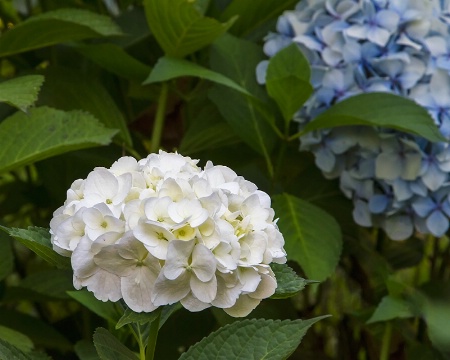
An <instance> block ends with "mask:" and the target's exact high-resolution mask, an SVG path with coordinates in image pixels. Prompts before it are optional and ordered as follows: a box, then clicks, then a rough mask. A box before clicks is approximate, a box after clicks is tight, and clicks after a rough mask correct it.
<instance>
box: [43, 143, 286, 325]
mask: <svg viewBox="0 0 450 360" xmlns="http://www.w3.org/2000/svg"><path fill="white" fill-rule="evenodd" d="M197 162H198V161H196V160H192V159H190V158H189V157H183V156H181V155H179V154H176V153H166V152H163V151H160V152H159V154H151V155H149V156H148V157H147V158H146V159H143V160H140V161H139V162H138V161H136V160H135V159H134V158H132V157H122V158H120V159H119V160H118V161H116V162H115V163H114V164H113V165H112V166H111V168H110V169H106V168H95V169H94V170H93V171H92V172H91V173H90V174H89V175H88V177H87V178H86V179H85V180H81V179H79V180H76V181H75V182H74V183H73V184H72V186H71V188H70V189H69V190H68V191H67V200H66V201H65V203H64V205H63V206H61V207H60V208H59V209H57V210H56V211H55V213H54V217H53V219H52V221H51V223H50V227H51V230H50V232H51V234H52V244H53V248H54V249H55V251H57V252H58V253H60V254H62V255H65V256H70V257H71V262H72V267H73V271H74V286H75V287H76V288H77V289H81V288H82V287H87V289H88V290H89V291H91V292H93V293H94V295H95V297H96V298H98V299H100V300H103V301H107V300H110V301H118V300H119V299H122V298H123V300H124V301H125V303H126V304H127V305H128V306H129V307H130V308H131V309H132V310H133V311H136V312H142V311H145V312H150V311H153V310H155V309H156V308H157V307H158V306H160V305H167V304H172V303H175V302H177V301H180V302H181V304H182V305H183V306H184V307H185V308H186V309H188V310H190V311H200V310H203V309H205V308H208V307H210V306H214V307H218V308H223V309H224V310H225V311H226V312H227V313H228V314H229V315H231V316H236V317H238V316H246V315H247V314H249V313H250V312H251V311H252V310H253V309H254V308H255V307H256V306H257V305H258V304H259V303H260V302H261V300H262V299H264V298H267V297H269V296H271V295H272V294H273V293H274V292H275V289H276V286H277V282H276V279H275V276H274V274H273V272H272V270H271V268H270V266H269V264H270V263H271V262H276V263H284V262H286V253H285V251H284V249H283V245H284V239H283V236H282V234H281V233H280V231H279V230H278V227H277V225H276V221H274V219H273V218H274V211H273V209H272V208H271V201H270V197H269V196H268V195H267V194H266V193H264V192H263V191H260V190H258V189H257V187H256V185H255V184H253V183H252V182H249V181H247V180H245V179H244V178H242V177H240V176H237V175H236V173H235V172H234V171H233V170H231V169H230V168H228V167H226V166H214V165H213V164H212V163H211V162H208V164H207V165H206V167H205V169H204V170H202V169H201V168H199V167H198V166H197V165H196V164H197Z"/></svg>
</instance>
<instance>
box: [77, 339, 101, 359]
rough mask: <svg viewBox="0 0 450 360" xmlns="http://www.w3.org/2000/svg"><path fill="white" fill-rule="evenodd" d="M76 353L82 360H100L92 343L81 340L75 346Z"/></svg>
mask: <svg viewBox="0 0 450 360" xmlns="http://www.w3.org/2000/svg"><path fill="white" fill-rule="evenodd" d="M75 353H76V354H77V356H78V358H79V359H80V360H100V358H99V356H98V354H97V350H96V349H95V346H94V344H93V343H92V341H89V340H80V341H78V342H77V343H76V344H75Z"/></svg>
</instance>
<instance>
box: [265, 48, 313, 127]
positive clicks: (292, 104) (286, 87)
mask: <svg viewBox="0 0 450 360" xmlns="http://www.w3.org/2000/svg"><path fill="white" fill-rule="evenodd" d="M310 76H311V71H310V69H309V63H308V60H307V59H306V58H305V56H304V55H303V54H302V52H301V51H300V49H299V48H298V46H297V45H296V44H292V45H290V46H288V47H287V48H284V49H283V50H281V51H279V52H278V53H277V54H276V55H275V56H274V57H272V58H271V59H270V62H269V66H268V67H267V73H266V87H267V92H268V93H269V95H270V96H271V97H272V98H273V99H274V100H275V101H276V102H277V104H278V106H279V108H280V110H281V113H282V114H283V117H284V119H285V121H286V122H289V121H290V120H291V119H292V117H293V116H294V114H295V113H296V112H297V111H298V110H299V109H300V108H301V106H302V105H303V103H304V102H305V101H306V100H308V98H309V96H310V95H311V94H312V92H313V87H312V86H311V84H310V82H309V78H310Z"/></svg>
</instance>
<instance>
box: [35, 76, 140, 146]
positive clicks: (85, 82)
mask: <svg viewBox="0 0 450 360" xmlns="http://www.w3.org/2000/svg"><path fill="white" fill-rule="evenodd" d="M45 78H46V81H45V84H44V86H43V87H42V90H41V93H40V95H39V101H38V104H39V105H45V106H50V107H53V108H56V109H59V110H66V111H69V110H84V111H87V112H89V113H90V114H92V115H93V116H95V117H96V118H97V119H98V120H100V122H101V123H103V124H104V125H105V126H106V127H108V128H111V129H119V130H120V132H119V134H118V135H117V136H118V137H120V139H121V140H122V141H124V142H125V143H126V144H127V145H129V146H131V145H132V143H131V137H130V133H129V131H128V127H127V122H126V120H125V118H124V116H123V115H122V112H121V111H120V109H119V108H118V107H117V105H116V102H115V101H114V100H113V99H112V97H111V95H110V94H109V92H108V91H107V90H106V89H105V87H104V86H103V85H102V84H101V83H100V82H99V81H97V80H96V79H95V78H92V77H88V76H86V75H84V74H83V73H80V72H78V71H74V70H73V69H70V68H64V67H51V68H49V69H48V70H47V71H46V72H45Z"/></svg>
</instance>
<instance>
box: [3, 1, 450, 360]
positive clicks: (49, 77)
mask: <svg viewBox="0 0 450 360" xmlns="http://www.w3.org/2000/svg"><path fill="white" fill-rule="evenodd" d="M112 3H113V2H105V3H104V2H102V1H94V0H91V1H89V0H84V1H82V0H40V1H31V0H27V1H10V0H4V1H2V2H0V19H1V24H0V25H1V36H0V76H1V80H2V82H1V83H0V101H2V103H1V104H0V119H1V122H0V144H1V147H0V173H1V175H0V176H1V177H0V221H1V225H3V226H5V227H6V228H5V229H7V230H8V229H11V228H27V227H28V226H38V227H42V228H48V224H49V221H50V219H51V217H52V212H53V211H54V210H55V209H56V208H58V207H59V206H60V205H61V204H62V202H63V201H64V199H65V196H66V189H68V188H69V187H70V184H71V183H72V182H73V181H74V180H75V179H78V178H85V177H86V176H87V174H88V173H89V171H91V170H92V169H93V168H94V167H96V166H105V167H109V166H110V165H111V164H112V163H113V162H114V161H115V160H116V159H117V158H119V157H120V156H123V155H132V156H135V157H138V158H141V157H144V156H146V155H147V154H148V153H149V152H154V151H157V150H158V148H160V147H161V148H163V149H165V150H167V151H175V150H177V151H179V152H180V153H181V154H183V155H188V156H191V157H193V158H197V159H200V164H201V165H204V164H205V163H206V161H207V160H211V161H213V162H214V163H215V164H223V165H227V166H229V167H231V168H232V169H233V170H235V171H236V172H237V173H238V174H239V175H243V176H244V177H245V178H246V179H248V180H251V181H253V182H254V183H256V184H257V185H258V187H259V188H261V189H262V190H264V191H266V192H268V193H269V194H271V195H272V196H273V206H274V208H275V210H276V214H277V217H279V218H280V220H279V226H280V229H281V230H282V232H283V234H284V236H285V240H286V250H287V252H288V259H289V260H290V261H289V265H290V266H292V267H293V268H294V269H295V270H296V271H297V273H298V274H299V275H301V276H303V277H305V278H307V279H311V280H316V281H320V282H321V283H320V284H314V285H309V286H308V287H307V288H306V289H305V290H304V291H303V292H301V293H299V294H298V295H297V296H296V297H294V298H292V299H283V300H266V301H264V302H263V303H262V304H261V305H260V306H259V307H258V308H257V309H256V310H255V311H254V312H253V313H252V314H251V315H250V316H249V317H250V318H265V319H299V318H301V319H309V318H313V317H316V316H320V315H325V314H331V315H332V317H331V318H328V319H325V320H322V321H320V322H319V323H317V324H315V325H314V326H313V327H312V328H311V329H310V330H309V332H308V335H307V336H306V337H305V339H304V341H303V342H302V345H301V346H300V347H299V348H298V349H297V350H296V351H295V353H294V354H292V355H291V358H292V359H300V358H301V359H308V358H311V359H377V358H384V359H388V358H393V359H406V358H407V359H428V358H430V359H445V358H448V356H449V350H450V335H449V334H450V327H449V326H450V325H449V324H450V305H449V304H450V302H449V299H450V291H449V290H450V287H449V280H450V279H449V277H450V270H449V266H448V264H449V261H450V244H449V241H448V239H447V238H446V237H444V238H442V239H433V238H428V239H424V238H423V237H420V236H417V237H412V238H410V239H408V240H406V241H403V242H393V241H390V240H389V239H387V238H386V236H385V235H384V233H382V232H381V231H377V229H373V230H369V231H367V230H363V229H360V228H358V227H357V226H356V225H355V224H354V223H353V220H352V217H351V203H350V201H349V200H347V199H345V198H344V197H343V196H342V195H341V193H340V191H339V188H338V184H337V183H335V182H334V181H330V180H326V179H324V178H323V177H322V175H321V173H320V172H319V170H317V169H316V167H315V166H314V161H313V158H312V156H311V155H310V154H308V153H303V152H302V153H301V152H299V151H298V140H297V137H298V134H297V126H296V125H295V124H292V123H291V121H290V119H291V117H292V115H293V113H294V112H295V111H296V110H297V109H298V108H299V107H300V106H301V104H302V103H303V102H304V101H305V100H306V99H307V98H308V96H309V94H310V93H311V88H310V85H309V69H308V64H307V63H306V61H305V60H304V58H303V57H302V55H301V54H300V52H299V51H298V50H296V49H295V48H292V47H290V48H288V49H286V51H285V52H284V53H283V55H282V56H278V57H274V58H273V59H272V60H271V66H272V82H271V84H269V82H268V84H267V88H266V87H263V86H260V85H258V84H257V82H256V78H255V68H256V65H257V64H258V63H259V62H260V61H261V60H263V59H265V57H264V55H263V52H262V43H263V38H264V36H265V35H266V34H267V33H268V31H270V30H271V29H273V28H274V26H275V23H276V19H277V17H278V16H279V15H280V14H281V13H282V12H283V11H284V10H286V9H291V8H293V7H294V6H295V3H296V1H292V0H284V1H280V0H266V1H262V0H261V1H259V0H258V1H255V0H252V1H250V0H233V1H232V0H210V1H208V0H197V1H187V0H170V1H162V0H145V1H139V0H135V1H133V0H128V1H127V0H123V1H118V2H117V3H114V4H116V5H117V6H112V5H111V4H112ZM114 4H113V5H114ZM107 5H108V6H107ZM293 59H294V60H293ZM361 101H362V102H361ZM359 104H360V106H361V108H366V109H367V108H371V109H382V108H383V107H384V106H386V104H390V105H391V109H393V108H395V109H396V111H395V110H391V111H390V112H387V114H386V113H384V114H383V116H381V117H380V116H379V114H378V117H377V116H376V115H377V113H376V111H375V110H374V111H373V112H367V113H365V114H362V113H361V112H360V111H358V109H357V108H355V106H352V103H349V105H348V106H347V107H344V108H343V109H342V108H341V109H340V110H336V111H337V113H338V115H339V111H341V113H340V115H342V118H344V117H345V116H346V115H349V116H350V115H351V116H354V117H355V118H356V119H357V120H358V121H359V123H361V122H362V123H365V124H368V125H380V126H387V127H394V128H399V127H400V128H401V129H403V130H405V131H409V132H411V133H415V132H416V133H417V132H419V133H420V134H421V135H422V136H424V137H428V138H429V139H431V140H439V136H438V133H437V131H436V130H435V129H433V128H429V129H428V130H426V131H424V130H423V127H421V126H422V125H424V124H430V123H431V119H429V117H428V116H427V115H426V113H425V112H424V111H423V109H421V108H419V107H418V106H414V104H411V103H406V102H402V101H401V99H398V98H391V97H387V98H385V97H383V96H378V97H376V96H373V97H371V96H369V97H366V98H364V99H362V98H360V99H359ZM353 105H354V103H353ZM330 110H331V112H330V113H329V114H327V113H325V114H324V115H323V117H322V120H323V124H322V126H325V127H327V126H338V125H341V124H340V123H339V117H336V113H335V114H334V115H333V113H332V111H334V110H333V109H330ZM405 114H406V115H405ZM408 116H409V117H408ZM412 118H414V119H415V120H416V122H414V123H413V122H411V121H409V120H410V119H412ZM380 119H381V120H380ZM317 124H318V125H317V126H320V124H319V123H317ZM310 130H313V129H312V128H311V129H310ZM427 131H428V132H427ZM8 231H9V233H10V234H11V235H13V236H14V237H15V238H16V239H17V240H19V241H17V240H13V239H12V238H11V237H9V236H8V234H6V233H0V340H1V342H0V344H3V346H6V345H4V344H9V345H12V346H13V347H14V348H18V349H20V350H21V351H22V352H24V353H25V354H28V355H27V356H34V357H32V358H42V359H45V358H47V357H46V355H43V354H44V352H45V353H46V354H48V356H51V357H52V358H54V359H77V358H80V359H82V360H84V359H95V358H96V356H97V355H95V351H93V345H92V334H93V333H94V331H95V329H96V328H97V327H99V326H104V327H108V328H109V330H111V331H112V332H113V333H114V334H115V336H116V337H118V338H119V339H120V340H121V341H122V342H124V343H127V344H128V345H129V346H130V347H131V348H133V346H135V344H133V340H132V339H130V338H129V337H127V335H126V332H123V331H122V332H121V331H120V330H116V329H115V328H114V325H115V322H117V320H118V317H120V316H119V314H118V313H117V309H116V307H114V306H113V305H112V304H108V303H99V302H96V301H94V299H92V297H90V295H89V294H88V293H87V292H83V291H82V292H73V286H72V275H71V271H70V270H61V269H55V267H54V266H52V265H50V264H48V263H47V262H46V261H44V260H42V258H41V257H38V256H36V255H35V253H34V252H38V253H39V251H40V250H41V251H43V252H44V254H45V253H46V251H47V250H46V249H45V248H42V247H40V245H39V236H42V237H43V238H45V236H46V235H45V234H44V233H40V231H41V230H37V233H38V234H41V235H39V236H38V235H36V231H35V233H34V235H33V236H32V238H31V239H28V240H27V239H26V236H25V235H24V234H23V233H17V232H11V230H8ZM27 241H28V242H27ZM44 242H45V240H42V243H44ZM36 243H38V244H37V245H36ZM24 245H25V246H24ZM41 245H42V244H41ZM27 247H28V248H32V249H33V250H34V252H32V251H29V249H28V248H27ZM42 249H44V250H42ZM47 260H48V259H47ZM52 261H53V265H59V266H60V267H62V266H64V264H59V263H57V262H58V261H60V260H58V259H53V260H52V259H50V262H52ZM55 262H56V264H55ZM232 321H234V319H232V318H231V317H229V316H227V315H225V314H224V313H223V312H222V311H218V310H214V309H211V310H206V311H203V312H200V313H188V312H187V311H184V310H178V311H176V312H175V313H174V314H173V315H172V316H171V317H170V318H169V320H168V321H167V323H166V324H165V325H164V327H163V328H162V330H161V332H160V337H159V342H158V346H157V353H156V358H158V359H176V358H178V357H179V356H180V354H181V353H182V352H183V351H185V350H186V349H188V348H189V346H191V345H192V344H194V343H196V342H197V341H199V340H201V339H202V338H203V337H204V336H206V335H208V334H209V333H210V332H212V331H213V330H216V329H218V328H219V327H220V326H223V325H225V324H228V323H231V322H232ZM96 334H97V341H99V340H98V337H99V336H100V335H102V334H99V333H96ZM9 345H8V346H9ZM33 349H34V350H33ZM3 351H5V350H4V349H3ZM31 354H33V355H31ZM18 358H19V357H18Z"/></svg>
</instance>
